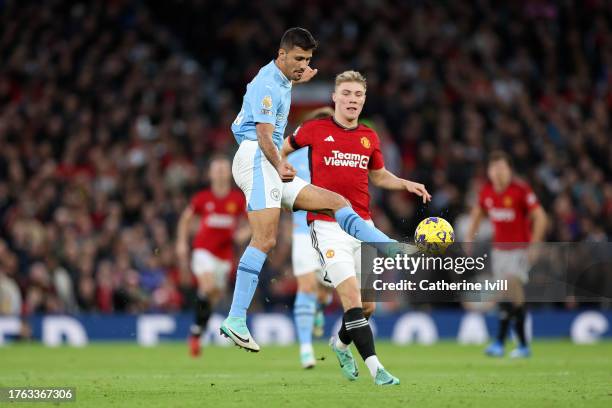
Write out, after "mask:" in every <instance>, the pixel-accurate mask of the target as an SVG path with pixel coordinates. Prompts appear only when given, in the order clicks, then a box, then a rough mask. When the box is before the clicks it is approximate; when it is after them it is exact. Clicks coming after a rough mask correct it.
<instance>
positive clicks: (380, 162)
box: [368, 136, 385, 170]
mask: <svg viewBox="0 0 612 408" xmlns="http://www.w3.org/2000/svg"><path fill="white" fill-rule="evenodd" d="M383 167H385V159H384V157H383V154H382V151H381V150H380V140H379V139H378V136H376V138H375V142H374V149H373V150H372V154H371V155H370V162H369V163H368V169H370V170H380V169H382V168H383Z"/></svg>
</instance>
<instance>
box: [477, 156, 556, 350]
mask: <svg viewBox="0 0 612 408" xmlns="http://www.w3.org/2000/svg"><path fill="white" fill-rule="evenodd" d="M487 174H488V177H489V181H488V182H487V183H486V184H485V185H484V186H483V188H482V190H481V191H480V195H479V198H478V204H477V205H476V206H475V207H474V209H473V210H472V214H471V223H470V228H469V230H468V236H467V240H468V242H471V241H473V240H474V237H475V236H476V232H477V231H478V226H479V225H480V222H481V221H482V219H483V218H484V217H485V216H488V217H489V219H490V220H491V222H492V224H493V228H494V244H493V250H492V253H491V262H492V264H491V267H492V272H493V276H494V278H496V279H506V280H507V281H508V294H507V296H506V297H505V298H504V299H500V300H501V302H500V303H499V330H498V334H497V339H496V340H495V342H493V343H492V344H491V345H490V346H489V347H488V348H487V350H486V354H487V355H489V356H494V357H501V356H503V355H504V342H505V340H506V334H507V333H508V328H509V325H510V322H511V321H514V327H515V332H516V335H517V337H518V342H519V345H518V347H517V348H516V349H515V350H513V351H512V353H511V354H510V356H511V357H513V358H517V357H529V356H530V355H531V351H530V349H529V344H528V342H527V339H526V337H525V294H524V289H523V285H524V284H525V283H527V281H528V271H529V260H528V252H527V251H528V247H529V243H537V242H541V241H542V240H543V239H544V234H545V232H546V213H545V212H544V210H543V209H542V206H541V205H540V203H539V201H538V199H537V197H536V195H535V194H534V193H533V191H531V188H530V187H529V185H528V184H527V183H525V182H524V181H522V180H519V179H517V178H516V177H514V176H513V174H512V162H511V159H510V157H509V156H508V155H507V154H506V153H504V152H503V151H494V152H492V153H491V154H490V155H489V164H488V167H487Z"/></svg>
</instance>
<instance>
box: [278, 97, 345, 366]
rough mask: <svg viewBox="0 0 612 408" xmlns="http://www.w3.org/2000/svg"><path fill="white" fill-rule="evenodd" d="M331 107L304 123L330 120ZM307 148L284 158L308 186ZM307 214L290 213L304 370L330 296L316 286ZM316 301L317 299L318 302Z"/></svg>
mask: <svg viewBox="0 0 612 408" xmlns="http://www.w3.org/2000/svg"><path fill="white" fill-rule="evenodd" d="M333 114H334V110H333V109H332V108H330V107H323V108H319V109H315V110H314V111H312V112H310V113H309V114H308V115H307V116H306V118H305V120H310V119H317V118H322V117H326V116H332V115H333ZM308 150H309V148H308V147H305V148H302V149H299V150H296V151H295V152H293V153H292V154H290V155H289V156H288V158H287V160H288V161H289V163H290V164H291V165H292V166H293V167H294V168H295V169H296V171H297V174H296V175H297V177H299V178H301V179H302V180H305V181H307V182H309V183H310V163H309V159H308ZM306 214H307V213H306V211H295V212H294V213H293V234H292V238H291V241H292V245H291V263H292V267H293V275H294V276H295V277H296V280H297V293H296V295H295V302H294V304H293V318H294V321H295V327H296V330H297V336H298V342H299V343H300V363H301V364H302V367H303V368H307V369H308V368H313V367H314V366H315V364H316V359H315V355H314V349H313V347H312V337H313V335H315V328H316V329H317V330H318V331H320V334H319V335H322V331H323V324H324V316H323V307H324V305H325V304H327V303H328V301H329V298H330V297H331V293H328V291H327V290H325V288H323V287H322V286H320V285H319V279H320V275H319V272H320V271H321V267H322V266H321V261H320V260H319V254H318V253H317V251H316V250H315V249H314V247H313V245H312V241H311V237H310V228H309V226H308V222H307V221H306ZM317 298H319V299H317Z"/></svg>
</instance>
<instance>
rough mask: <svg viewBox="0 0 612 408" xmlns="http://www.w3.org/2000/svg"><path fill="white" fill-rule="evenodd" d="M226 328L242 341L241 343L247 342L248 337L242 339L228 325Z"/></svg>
mask: <svg viewBox="0 0 612 408" xmlns="http://www.w3.org/2000/svg"><path fill="white" fill-rule="evenodd" d="M227 330H229V332H230V333H232V334H233V335H234V336H235V337H236V338H237V339H238V340H240V341H241V342H243V343H248V342H249V339H243V338H242V337H240V336H239V335H238V334H236V332H235V331H233V330H232V329H230V328H229V327H228V328H227Z"/></svg>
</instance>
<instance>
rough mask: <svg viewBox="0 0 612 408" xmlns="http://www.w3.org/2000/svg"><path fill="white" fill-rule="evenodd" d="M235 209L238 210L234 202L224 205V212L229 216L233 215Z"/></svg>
mask: <svg viewBox="0 0 612 408" xmlns="http://www.w3.org/2000/svg"><path fill="white" fill-rule="evenodd" d="M237 209H238V206H237V205H236V203H234V202H229V203H227V204H226V205H225V211H227V212H228V213H230V214H233V213H235V212H236V210H237Z"/></svg>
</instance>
